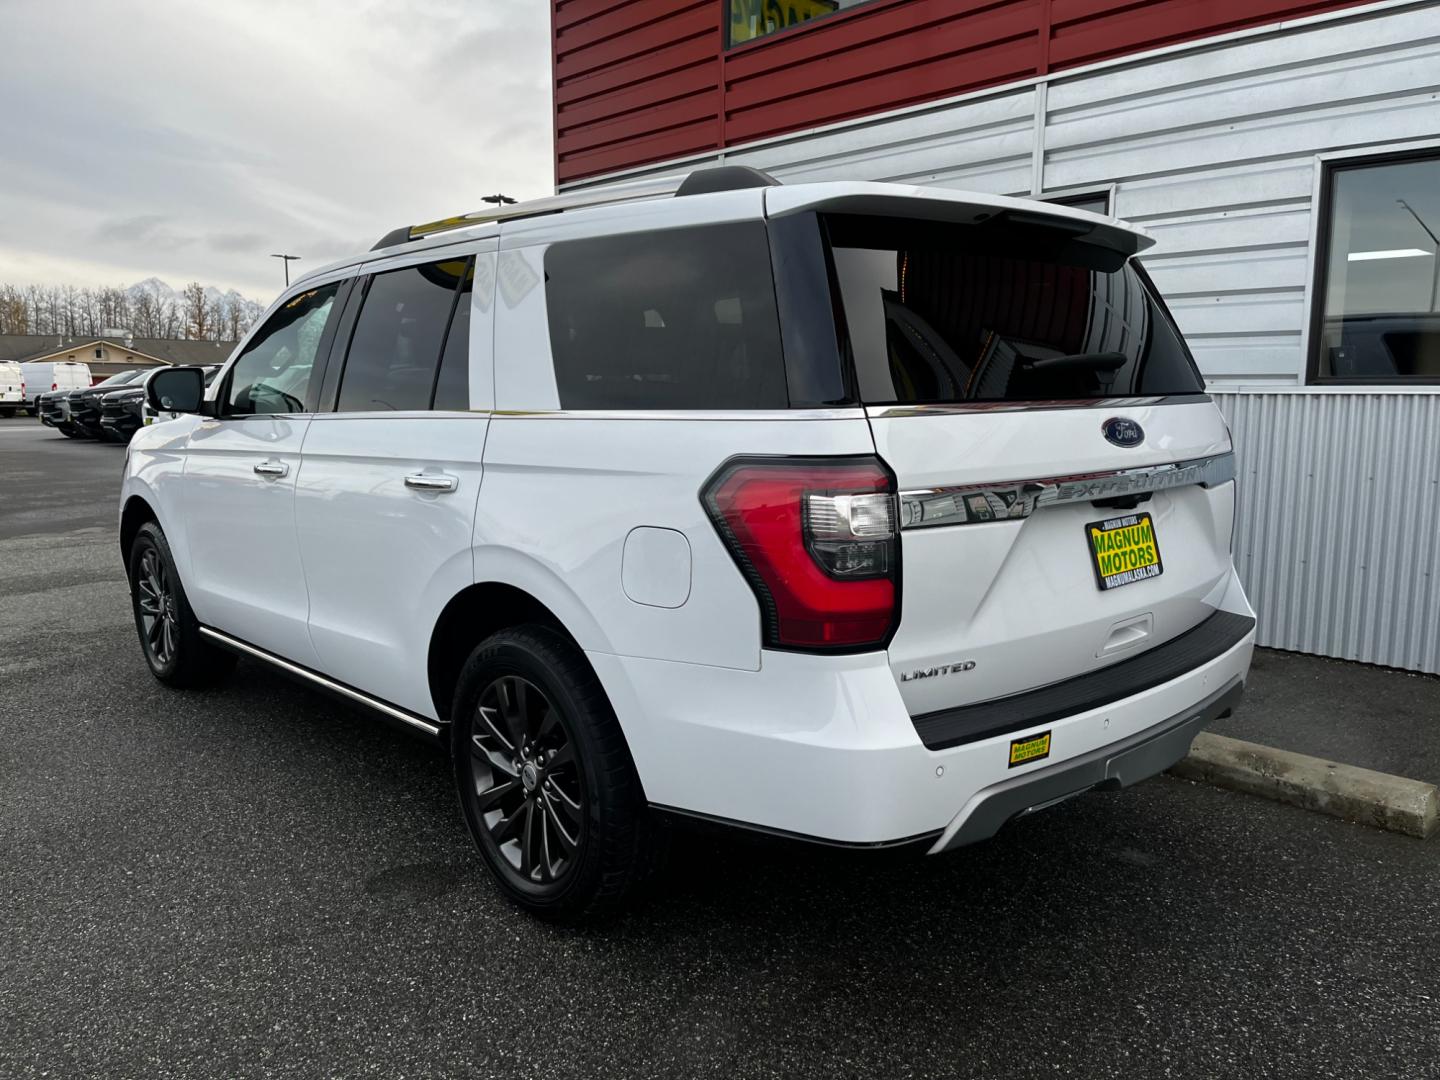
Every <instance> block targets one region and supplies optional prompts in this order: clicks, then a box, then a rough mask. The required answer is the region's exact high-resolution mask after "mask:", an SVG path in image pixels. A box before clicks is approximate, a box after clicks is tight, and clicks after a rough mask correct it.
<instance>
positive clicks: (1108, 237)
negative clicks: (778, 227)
mask: <svg viewBox="0 0 1440 1080" xmlns="http://www.w3.org/2000/svg"><path fill="white" fill-rule="evenodd" d="M813 211H824V212H827V213H832V214H863V215H865V216H868V217H903V218H909V219H911V220H916V219H919V220H922V221H944V222H950V223H952V224H957V225H978V224H980V223H981V222H983V221H989V220H991V219H992V218H1004V219H1006V220H1008V221H1014V222H1016V223H1017V224H1025V225H1039V226H1044V227H1048V228H1055V229H1059V230H1061V231H1063V232H1065V233H1068V234H1070V235H1071V236H1073V237H1074V238H1075V240H1077V241H1078V242H1080V243H1084V244H1091V245H1093V246H1095V247H1099V248H1104V249H1106V250H1108V251H1113V252H1115V253H1117V254H1120V255H1123V256H1125V257H1126V258H1128V257H1129V256H1131V255H1136V254H1139V253H1140V252H1142V251H1144V250H1145V249H1146V248H1149V247H1152V246H1153V245H1154V243H1155V238H1154V237H1153V236H1151V235H1150V234H1149V233H1147V232H1146V231H1145V230H1144V229H1141V228H1138V227H1137V226H1134V225H1129V224H1126V223H1124V222H1121V221H1117V220H1115V219H1114V218H1106V217H1101V216H1100V215H1099V214H1092V213H1090V212H1089V211H1088V210H1076V209H1075V208H1074V207H1070V206H1061V205H1059V204H1056V203H1046V202H1040V201H1039V200H1036V199H1012V198H1010V197H1009V196H1007V195H985V194H982V193H980V192H973V191H947V190H946V189H944V188H923V187H910V186H906V185H901V184H857V183H834V184H807V185H805V186H804V187H784V186H782V187H773V188H767V189H766V191H765V213H766V216H768V217H772V218H775V217H786V216H789V215H791V214H800V213H809V212H813Z"/></svg>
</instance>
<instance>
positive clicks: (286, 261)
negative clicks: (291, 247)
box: [270, 255, 300, 289]
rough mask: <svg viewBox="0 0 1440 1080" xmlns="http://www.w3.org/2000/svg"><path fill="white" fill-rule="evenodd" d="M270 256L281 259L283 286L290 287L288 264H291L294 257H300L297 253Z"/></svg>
mask: <svg viewBox="0 0 1440 1080" xmlns="http://www.w3.org/2000/svg"><path fill="white" fill-rule="evenodd" d="M270 257H271V258H272V259H279V260H281V261H282V262H283V263H284V264H285V287H286V288H287V289H288V288H289V287H290V264H291V263H292V262H293V261H295V260H296V259H298V258H300V256H299V255H271V256H270Z"/></svg>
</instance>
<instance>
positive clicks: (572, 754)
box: [450, 625, 664, 923]
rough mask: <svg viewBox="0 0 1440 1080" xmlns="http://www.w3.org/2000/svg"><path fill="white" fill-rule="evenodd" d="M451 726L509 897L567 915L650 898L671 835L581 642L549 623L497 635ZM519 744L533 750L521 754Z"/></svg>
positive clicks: (459, 699)
mask: <svg viewBox="0 0 1440 1080" xmlns="http://www.w3.org/2000/svg"><path fill="white" fill-rule="evenodd" d="M482 706H483V713H482ZM450 732H451V759H452V761H453V764H454V770H455V783H456V788H457V790H458V793H459V796H460V806H461V810H462V812H463V813H464V816H465V824H466V825H467V826H468V827H469V829H470V835H471V837H472V838H473V839H474V841H475V846H476V847H477V848H478V849H479V851H480V855H481V857H482V858H483V859H484V860H485V864H486V866H487V867H488V868H489V870H490V873H491V876H492V877H494V879H495V881H496V883H497V884H498V885H499V886H500V889H501V891H502V892H503V893H504V894H505V895H506V896H507V897H509V898H510V899H511V900H512V901H514V902H515V903H516V904H518V905H519V906H520V907H522V908H524V909H525V910H526V911H528V912H530V913H531V914H533V915H536V916H538V917H540V918H542V919H547V920H550V921H553V922H565V923H574V922H580V921H584V920H589V919H594V918H597V917H601V916H604V915H607V914H612V913H614V912H616V911H619V910H620V909H622V908H623V907H625V906H627V905H628V904H630V903H631V902H633V901H634V900H635V899H636V898H637V897H638V895H639V894H640V892H641V890H642V889H643V887H644V885H645V884H646V883H647V881H648V880H649V879H650V877H651V876H652V875H653V873H654V871H655V869H656V868H657V867H658V865H659V862H660V858H661V856H662V854H663V848H664V833H663V830H661V829H660V828H659V827H658V826H657V825H656V823H655V822H654V820H653V818H652V817H651V816H650V815H649V814H648V812H647V809H646V804H645V794H644V791H643V790H642V788H641V785H640V777H639V775H638V774H637V773H636V771H635V763H634V761H633V760H632V759H631V757H630V749H629V747H628V746H627V745H626V743H625V736H624V734H623V733H622V732H621V730H620V723H619V721H618V720H616V718H615V712H614V710H613V709H612V708H611V707H610V702H609V700H608V699H607V698H606V696H605V691H604V690H603V689H602V688H601V686H600V682H599V680H598V679H596V677H595V673H594V672H593V671H592V670H591V668H590V665H589V664H588V663H587V662H586V660H585V657H584V655H583V654H582V653H581V652H580V651H579V649H577V648H576V647H575V646H574V644H572V643H571V642H570V641H569V640H567V639H566V638H565V637H563V636H562V635H561V634H559V633H557V632H556V631H554V630H551V629H549V628H548V627H544V626H539V625H525V626H519V627H514V628H511V629H507V630H502V631H500V632H499V633H496V634H494V635H492V636H491V637H490V638H488V639H486V640H485V641H484V642H482V643H481V644H480V646H479V647H478V648H476V649H475V651H474V652H472V653H471V654H470V657H469V659H468V660H466V662H465V666H464V668H463V669H462V670H461V673H460V680H459V685H458V686H457V687H456V691H455V698H454V704H453V706H452V709H451V725H450ZM517 742H519V743H520V744H521V746H522V747H524V746H525V744H526V743H527V742H528V744H529V745H528V748H526V749H521V750H519V752H517V749H518V748H517V747H516V745H515V744H516V743H517ZM567 839H569V840H570V843H569V844H568V845H567V843H566V841H567Z"/></svg>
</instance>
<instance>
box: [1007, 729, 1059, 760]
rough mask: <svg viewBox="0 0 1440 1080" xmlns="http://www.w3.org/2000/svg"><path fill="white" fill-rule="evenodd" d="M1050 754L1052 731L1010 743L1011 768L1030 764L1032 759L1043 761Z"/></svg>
mask: <svg viewBox="0 0 1440 1080" xmlns="http://www.w3.org/2000/svg"><path fill="white" fill-rule="evenodd" d="M1049 756H1050V732H1048V731H1044V732H1041V733H1040V734H1039V735H1031V736H1029V737H1028V738H1024V739H1015V740H1013V741H1012V742H1011V743H1010V768H1012V769H1013V768H1015V766H1016V765H1029V764H1030V763H1031V762H1032V761H1043V760H1045V759H1046V758H1047V757H1049Z"/></svg>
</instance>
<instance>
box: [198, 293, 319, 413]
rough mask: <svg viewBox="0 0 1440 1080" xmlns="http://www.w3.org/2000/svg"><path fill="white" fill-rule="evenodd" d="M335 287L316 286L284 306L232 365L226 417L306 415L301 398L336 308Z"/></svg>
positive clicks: (307, 386) (306, 387)
mask: <svg viewBox="0 0 1440 1080" xmlns="http://www.w3.org/2000/svg"><path fill="white" fill-rule="evenodd" d="M339 291H340V285H339V283H338V282H336V283H333V284H329V285H319V286H316V287H315V288H313V289H309V290H307V291H305V292H302V293H299V294H298V295H296V296H294V297H292V298H291V299H290V300H288V301H287V302H286V303H285V304H284V305H283V306H282V307H281V308H280V310H279V311H277V312H275V313H274V314H273V315H271V316H270V320H269V321H268V322H267V323H266V324H265V325H264V327H262V328H261V330H260V332H259V333H258V334H257V335H256V336H255V337H254V339H253V340H252V341H251V342H250V344H249V345H248V346H247V347H246V349H245V352H244V353H243V354H241V356H240V359H238V360H237V361H235V367H234V370H233V371H232V372H231V374H230V386H229V390H228V392H227V394H226V400H225V415H227V416H248V415H253V414H256V413H298V412H304V411H305V392H306V390H307V389H308V388H309V386H310V376H311V372H312V371H313V370H314V368H315V355H316V353H317V351H318V350H319V348H320V339H321V338H322V337H323V336H324V334H325V324H326V323H327V322H328V321H329V319H330V315H331V312H332V310H333V309H334V306H335V295H336V293H338V292H339Z"/></svg>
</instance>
